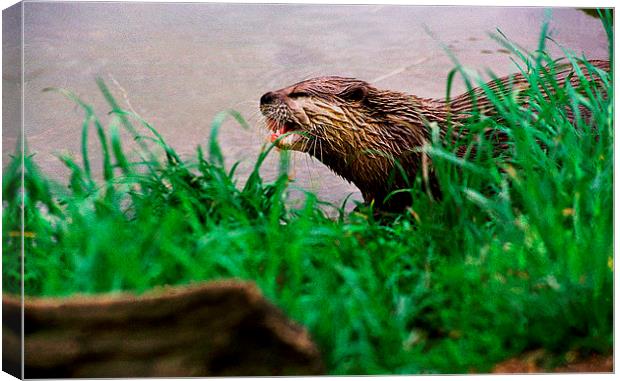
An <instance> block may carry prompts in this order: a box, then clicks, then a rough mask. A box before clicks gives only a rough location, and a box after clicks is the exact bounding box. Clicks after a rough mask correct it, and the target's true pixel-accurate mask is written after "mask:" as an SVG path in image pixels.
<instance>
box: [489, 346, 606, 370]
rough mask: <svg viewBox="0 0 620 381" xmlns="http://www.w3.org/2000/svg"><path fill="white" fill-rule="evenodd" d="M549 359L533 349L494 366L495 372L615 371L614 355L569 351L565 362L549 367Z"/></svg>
mask: <svg viewBox="0 0 620 381" xmlns="http://www.w3.org/2000/svg"><path fill="white" fill-rule="evenodd" d="M548 360H549V357H548V356H547V354H546V353H545V352H544V351H542V350H538V351H532V352H528V353H525V354H523V355H521V356H518V357H515V358H511V359H508V360H506V361H502V362H501V363H499V364H497V365H496V366H495V367H494V368H493V373H611V372H613V371H614V359H613V355H600V354H592V355H589V356H581V357H580V356H578V355H577V354H576V353H574V352H568V353H567V354H566V355H565V356H564V360H565V361H564V364H563V365H561V366H555V367H551V368H550V367H548V366H545V365H544V364H545V362H546V361H548Z"/></svg>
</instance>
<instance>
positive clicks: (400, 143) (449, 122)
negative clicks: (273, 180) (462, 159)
mask: <svg viewBox="0 0 620 381" xmlns="http://www.w3.org/2000/svg"><path fill="white" fill-rule="evenodd" d="M589 62H590V64H592V65H593V66H594V67H596V68H598V69H600V70H604V71H607V72H608V71H609V61H603V60H596V61H589ZM579 67H580V68H581V69H582V70H583V71H584V73H587V74H588V76H589V78H590V79H591V80H594V81H596V82H597V83H601V81H602V79H601V77H600V74H599V73H594V72H588V69H587V68H586V66H585V65H584V64H583V63H580V64H579ZM547 69H551V67H548V68H547ZM553 69H554V70H553V71H551V70H549V71H548V73H551V72H553V73H554V75H555V76H556V78H557V79H558V83H563V82H564V81H570V83H571V84H572V85H573V86H574V87H578V85H579V79H578V78H577V76H575V75H574V67H573V66H572V65H570V64H556V65H554V66H553ZM541 75H543V74H541ZM486 87H487V88H489V89H491V90H493V91H495V92H496V93H497V94H500V95H501V94H503V96H510V95H511V94H512V95H515V94H516V97H517V98H519V101H520V102H522V103H523V104H524V105H525V104H527V99H525V97H524V96H522V95H520V94H523V93H524V92H523V90H525V89H527V88H528V87H529V82H528V81H527V79H526V78H525V77H524V76H523V75H522V74H514V75H510V76H506V77H502V78H499V79H496V80H493V81H490V82H488V83H487V84H486ZM475 108H477V110H479V112H480V113H482V114H484V115H485V116H493V115H497V111H496V110H495V109H494V107H493V104H492V102H491V101H490V100H489V98H488V97H487V96H486V93H485V91H484V86H481V87H478V88H475V89H472V90H471V91H468V92H466V93H464V94H462V95H459V96H457V97H455V98H453V99H433V98H421V97H418V96H415V95H410V94H405V93H402V92H398V91H391V90H382V89H379V88H376V87H374V86H372V85H371V84H369V83H368V82H365V81H362V80H359V79H355V78H345V77H338V76H326V77H318V78H312V79H308V80H305V81H302V82H299V83H296V84H293V85H291V86H288V87H285V88H282V89H280V90H276V91H270V92H267V93H265V94H264V95H263V96H262V97H261V98H260V111H261V113H262V114H263V116H264V117H265V121H266V127H267V129H269V130H270V131H271V132H272V134H271V141H272V142H274V144H276V146H278V147H279V148H282V149H288V150H296V151H301V152H306V153H308V154H310V155H311V156H313V157H315V158H316V159H318V160H319V161H321V162H322V163H323V164H325V165H326V166H327V167H329V168H330V169H331V170H332V171H333V172H335V173H336V174H338V175H339V176H341V177H343V178H344V179H346V180H348V181H349V182H352V183H353V184H354V185H355V186H357V187H358V188H359V189H360V191H361V193H362V196H363V198H364V202H365V203H366V204H369V203H371V202H374V204H375V206H376V207H377V209H379V210H387V211H399V210H402V209H403V208H404V207H406V206H407V205H409V204H410V203H411V200H410V196H409V195H408V194H409V192H400V193H397V194H394V195H393V196H394V197H390V198H389V200H388V201H385V198H386V196H388V195H389V194H390V193H391V192H393V191H394V190H398V189H403V188H409V187H410V184H409V183H408V179H413V178H414V176H415V175H416V173H417V172H418V171H422V174H423V177H424V180H425V181H424V183H425V184H426V185H425V186H426V187H428V188H430V189H431V193H433V194H436V193H437V192H438V185H437V182H436V179H435V178H434V173H433V170H432V168H431V167H432V165H431V162H430V159H429V157H428V156H427V155H426V154H425V153H424V150H423V149H422V147H424V146H425V145H426V144H428V143H429V142H430V141H431V129H432V127H431V126H437V128H438V129H439V132H440V136H441V137H442V138H445V137H446V134H447V133H448V131H456V130H459V129H458V128H457V129H454V128H453V127H455V126H456V127H458V126H461V127H462V126H464V125H466V121H467V120H468V119H470V118H471V116H472V111H473V110H474V109H475ZM584 111H585V112H586V113H587V110H584ZM567 115H568V117H569V118H573V116H572V113H571V112H570V110H567ZM450 126H452V128H450ZM463 132H465V133H467V131H466V130H463V129H461V130H460V131H456V132H453V134H456V133H461V134H462V133H463ZM499 135H501V133H499ZM499 135H498V133H497V131H495V138H496V139H497V142H498V143H497V144H498V146H501V144H502V140H505V139H502V136H499ZM504 138H505V136H504ZM462 148H464V147H461V148H460V149H458V150H457V154H458V155H461V156H462V155H463V154H464V153H465V150H464V149H462ZM397 163H398V164H397Z"/></svg>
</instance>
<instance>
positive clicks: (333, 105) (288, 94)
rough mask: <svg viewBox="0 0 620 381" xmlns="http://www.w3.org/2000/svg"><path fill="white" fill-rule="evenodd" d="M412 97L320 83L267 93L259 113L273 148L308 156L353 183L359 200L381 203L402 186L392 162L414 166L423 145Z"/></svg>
mask: <svg viewBox="0 0 620 381" xmlns="http://www.w3.org/2000/svg"><path fill="white" fill-rule="evenodd" d="M417 105H418V101H417V98H416V97H413V96H409V95H406V94H403V93H399V92H394V91H386V90H379V89H377V88H375V87H372V86H371V85H369V84H368V83H367V82H364V81H360V80H358V79H354V78H343V77H319V78H313V79H309V80H306V81H303V82H299V83H296V84H294V85H292V86H289V87H285V88H283V89H280V90H276V91H270V92H268V93H266V94H264V95H263V96H262V97H261V99H260V110H261V112H262V114H263V115H264V116H265V119H266V125H267V128H268V129H269V130H271V132H272V135H271V141H272V142H274V143H275V144H276V145H277V146H278V147H280V148H284V149H290V150H296V151H302V152H307V153H308V154H310V155H312V156H314V157H315V158H317V159H318V160H320V161H321V162H323V164H325V165H327V166H328V167H329V168H331V169H332V170H333V171H334V172H335V173H337V174H338V175H340V176H342V177H343V178H345V179H346V180H348V181H350V182H353V183H354V184H355V185H357V187H358V188H360V190H361V191H362V194H363V196H364V199H365V200H366V201H370V200H372V199H377V200H382V199H383V197H385V195H387V194H388V193H389V191H390V190H391V189H393V188H394V187H402V185H403V184H404V180H403V179H402V177H401V176H400V175H398V174H396V176H393V175H394V169H395V166H394V164H395V162H396V161H398V162H399V163H401V164H402V165H404V166H405V167H406V168H408V169H412V170H414V169H415V168H416V167H417V166H418V162H419V154H412V150H413V149H414V148H416V147H420V146H421V145H422V143H423V140H424V128H423V123H422V121H421V117H420V114H419V112H418V111H417V110H418V106H417Z"/></svg>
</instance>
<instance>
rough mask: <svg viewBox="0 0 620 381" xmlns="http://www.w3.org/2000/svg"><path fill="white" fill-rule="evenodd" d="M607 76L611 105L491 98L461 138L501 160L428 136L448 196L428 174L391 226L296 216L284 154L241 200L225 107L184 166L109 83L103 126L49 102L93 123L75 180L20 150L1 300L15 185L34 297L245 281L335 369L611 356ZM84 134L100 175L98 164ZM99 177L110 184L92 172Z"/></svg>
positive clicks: (582, 97)
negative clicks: (533, 353)
mask: <svg viewBox="0 0 620 381" xmlns="http://www.w3.org/2000/svg"><path fill="white" fill-rule="evenodd" d="M603 20H604V21H605V20H609V18H607V19H606V18H603ZM605 25H606V26H607V30H608V31H609V33H610V38H611V32H610V31H611V26H610V22H609V21H607V23H606V24H605ZM543 37H545V33H543ZM545 41H546V40H545V38H541V49H540V50H539V51H538V52H537V53H535V54H532V55H529V54H525V53H523V52H521V51H518V50H515V57H516V59H517V60H518V61H517V62H519V64H520V65H521V67H522V68H523V71H524V74H525V75H527V76H528V77H529V78H531V80H532V81H535V80H538V78H540V77H539V72H540V70H541V68H542V67H543V66H544V65H546V64H548V63H549V62H550V58H549V57H548V56H547V55H546V54H545V53H544V44H545ZM504 43H506V42H505V41H504ZM510 47H511V48H514V47H513V46H512V45H510ZM569 57H570V59H571V60H572V61H573V62H575V61H576V60H577V58H576V57H574V56H571V55H569ZM460 69H461V68H460V67H457V71H456V72H459V71H460ZM600 76H601V78H603V80H604V81H605V83H606V84H607V85H606V87H607V90H608V91H607V93H608V94H609V97H607V98H606V97H604V96H603V95H602V94H601V92H600V91H599V90H597V89H596V88H595V87H594V86H592V85H591V84H590V83H589V82H588V81H587V80H586V79H585V78H583V79H584V81H583V84H582V86H581V88H580V89H573V88H570V87H569V86H565V84H560V83H554V80H553V78H546V79H545V80H544V81H543V85H545V86H554V87H555V88H556V89H557V93H556V95H554V96H552V97H551V98H550V99H545V97H544V96H543V94H541V93H540V92H538V91H536V90H531V91H530V92H529V96H530V97H531V101H530V107H529V108H523V107H520V106H519V105H517V104H515V103H514V102H513V100H512V99H510V98H506V97H498V96H496V95H495V94H492V93H490V94H489V95H490V97H491V98H492V99H494V100H495V102H496V106H497V108H498V109H499V110H500V116H501V118H502V121H501V123H499V122H498V121H497V120H495V119H481V118H480V117H479V116H478V117H476V116H473V117H472V122H471V124H470V125H469V126H468V128H469V129H471V130H476V129H477V130H481V129H482V127H491V128H495V129H499V130H501V131H503V132H505V133H507V135H508V137H509V140H508V144H509V147H510V148H509V150H508V151H507V152H506V154H505V155H502V156H501V157H496V156H493V155H491V154H489V153H490V152H492V145H491V143H490V142H489V141H487V140H485V139H484V138H483V137H484V135H482V134H481V135H480V137H481V139H480V140H479V141H474V140H471V141H465V142H461V144H471V145H472V146H473V145H476V148H477V152H478V155H476V156H475V157H469V158H466V159H465V160H462V159H460V158H457V157H456V156H455V155H454V153H453V151H454V147H453V146H450V145H449V144H447V143H445V142H442V141H440V140H439V139H435V140H434V141H433V144H432V147H430V148H429V150H428V151H429V153H430V155H431V157H432V158H433V164H434V166H435V168H436V170H437V173H438V175H439V183H440V185H441V189H442V194H443V197H442V198H441V199H440V200H431V199H430V198H429V196H427V195H426V193H424V192H423V191H422V188H423V187H422V186H421V183H422V179H421V178H420V177H417V178H415V179H411V181H412V184H414V186H413V187H412V189H411V190H410V192H412V193H413V194H414V196H415V197H414V199H415V202H414V204H413V205H412V206H411V208H410V209H409V210H407V211H406V212H404V213H403V214H402V215H398V216H396V217H395V218H393V219H390V220H389V221H385V220H384V221H377V220H375V218H374V217H373V214H372V213H352V214H350V215H346V214H345V213H344V211H343V208H342V207H341V206H330V205H326V204H325V203H323V202H321V201H320V200H318V199H317V197H316V196H315V195H314V194H312V193H307V198H306V201H305V204H304V205H303V207H300V208H292V207H290V206H289V204H287V202H286V201H287V190H288V188H289V186H290V184H289V180H288V178H287V175H286V168H287V166H288V161H287V160H288V159H287V155H286V154H285V153H284V154H282V160H281V168H282V171H281V176H280V177H279V178H278V179H277V180H276V181H274V182H268V183H266V182H265V181H264V180H263V179H262V178H261V177H260V175H259V172H258V170H259V168H260V166H261V164H262V162H263V160H264V159H265V157H266V156H267V155H268V154H272V155H273V154H275V153H274V152H271V148H272V147H265V150H264V152H262V153H261V155H260V156H259V157H258V158H257V159H256V165H255V168H254V171H253V172H252V174H251V175H250V176H249V179H248V180H247V182H246V183H245V185H244V186H243V187H240V186H239V185H238V183H237V177H236V176H235V170H234V169H235V167H234V166H233V168H225V167H224V164H223V162H224V160H223V153H222V151H221V150H220V148H219V146H218V144H217V130H218V129H219V126H220V125H221V123H222V122H223V120H224V118H226V117H234V118H235V119H236V120H237V121H239V123H240V124H241V125H245V122H244V121H243V118H242V117H241V115H239V114H238V113H236V112H233V111H231V112H226V113H222V114H219V115H217V116H216V118H215V119H214V122H213V129H212V131H213V134H212V136H211V140H210V143H209V145H208V147H205V150H203V149H201V148H198V149H197V151H196V154H195V157H194V158H192V159H191V160H189V159H188V160H183V159H181V158H180V157H179V156H178V155H177V154H176V152H175V151H174V149H173V148H172V147H170V146H168V145H167V144H166V143H165V142H164V140H163V139H162V138H161V136H160V135H159V134H158V133H157V131H155V130H154V129H153V128H152V127H151V126H150V125H149V124H148V123H147V122H146V121H144V120H142V119H141V118H139V117H138V116H136V115H133V114H132V113H129V112H127V111H125V110H122V109H121V108H120V107H119V105H118V104H117V103H116V101H114V99H113V97H112V96H111V94H110V92H109V91H108V89H107V88H106V86H105V84H104V83H103V82H101V81H99V82H98V83H99V86H100V88H101V90H102V93H103V95H104V97H105V98H106V99H107V101H108V103H109V105H110V114H109V123H108V125H107V126H104V125H103V123H102V122H101V121H99V120H98V118H97V117H96V115H95V113H94V111H93V110H92V108H91V107H90V106H89V105H88V104H86V103H84V102H82V101H81V100H79V99H77V98H76V97H75V96H74V95H73V94H71V93H70V92H67V91H65V90H56V91H59V92H61V93H62V94H64V95H65V96H67V97H69V98H71V99H72V100H73V101H74V102H76V103H77V104H78V105H79V106H80V107H81V108H82V109H83V110H84V113H85V119H84V124H83V129H82V142H83V149H82V153H81V158H80V159H79V160H76V159H73V158H71V157H69V156H65V157H62V158H61V160H63V162H64V163H65V164H66V165H67V167H68V168H69V169H70V172H71V175H70V179H69V180H68V184H62V183H59V182H57V181H52V180H50V179H49V178H48V177H47V176H46V175H45V174H44V173H41V172H40V170H38V169H37V166H36V165H35V160H36V157H33V156H26V157H23V159H24V160H23V163H24V165H23V166H22V165H21V161H22V156H21V155H19V154H17V155H16V156H15V159H14V160H13V161H12V163H11V164H10V166H9V167H8V168H7V169H6V171H5V173H4V176H3V192H4V195H5V200H4V204H3V226H4V227H3V249H4V255H3V287H4V290H5V292H14V293H18V292H19V285H20V275H19V273H20V271H21V270H20V269H21V267H20V263H21V258H20V256H19V254H18V253H19V252H20V249H21V246H20V245H21V240H22V237H21V236H20V235H19V234H16V233H17V232H19V231H20V226H21V219H20V218H21V217H20V216H21V208H20V205H21V193H20V191H19V189H20V186H21V185H22V184H21V175H22V173H23V174H24V179H25V183H24V184H23V185H24V189H25V193H24V195H25V197H24V201H25V202H24V211H25V221H24V230H25V231H26V234H25V236H24V238H23V240H24V244H25V247H24V251H25V254H26V255H25V258H24V263H25V274H24V284H25V293H26V294H27V295H46V296H61V295H71V294H73V293H77V292H81V293H104V292H114V291H119V290H131V291H136V292H144V291H146V290H148V289H150V288H152V287H154V286H157V285H163V284H187V283H189V282H196V281H203V280H212V279H218V278H228V277H235V278H240V279H248V280H253V281H255V282H256V283H257V284H258V285H259V287H260V288H261V290H262V291H263V292H264V294H265V295H266V296H267V297H268V298H269V299H270V300H272V301H273V302H274V303H276V304H277V305H278V306H280V307H281V308H282V309H283V310H284V311H285V312H286V313H287V314H288V315H289V316H291V317H292V318H293V319H295V320H297V321H298V322H300V323H302V324H304V325H306V326H307V327H308V329H309V330H310V332H311V334H312V336H313V338H314V339H315V341H316V342H317V343H318V345H319V347H320V348H321V351H322V353H323V356H324V359H325V362H326V365H327V367H328V370H329V372H330V373H332V374H391V373H438V372H440V373H462V372H468V371H471V370H477V371H488V370H489V369H490V367H491V366H492V365H493V364H494V363H496V362H498V361H500V360H503V359H505V358H507V357H510V356H513V355H516V354H519V353H521V352H523V351H526V350H529V349H537V348H545V349H547V350H549V351H550V352H552V353H555V354H557V355H561V354H563V353H565V352H566V351H569V350H571V351H582V352H586V353H587V352H590V351H596V352H603V353H607V352H609V351H610V350H611V348H612V344H613V338H612V330H613V323H612V322H613V300H612V293H613V271H612V263H613V233H612V226H613V219H612V218H613V217H612V216H613V210H612V209H613V207H612V205H613V196H612V193H613V104H614V103H613V87H612V86H613V83H612V78H611V76H610V75H608V74H607V73H600ZM452 78H453V76H450V77H449V80H448V88H449V87H450V85H451V81H452ZM580 105H581V106H585V107H587V108H588V109H589V110H591V112H592V115H593V118H592V119H591V120H584V119H583V118H578V120H577V122H576V123H575V124H574V125H573V124H571V123H570V122H568V120H567V117H566V107H569V108H571V109H573V110H577V109H578V106H580ZM536 115H538V116H540V117H537V116H536ZM121 131H125V132H124V133H129V134H131V136H133V138H134V139H133V140H134V141H133V142H132V145H134V146H136V147H137V148H136V152H137V155H138V156H136V154H135V153H134V154H133V155H129V154H128V153H127V150H126V149H125V148H124V147H123V144H124V143H126V145H128V144H129V143H128V142H127V141H123V139H122V138H121ZM93 132H95V134H94V138H95V139H97V140H98V141H99V143H100V145H101V151H102V152H103V160H102V162H101V163H94V162H91V161H90V160H89V151H88V149H87V143H88V141H89V139H92V138H93V136H92V135H93ZM135 157H139V159H135ZM96 165H97V166H98V165H101V166H102V171H101V173H102V174H103V178H101V179H96V178H94V177H93V172H94V167H95V166H96ZM326 208H327V209H330V208H333V209H335V210H337V211H338V212H339V213H338V214H339V217H338V218H330V217H328V215H327V213H326V212H325V210H326Z"/></svg>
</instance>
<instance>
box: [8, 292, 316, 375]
mask: <svg viewBox="0 0 620 381" xmlns="http://www.w3.org/2000/svg"><path fill="white" fill-rule="evenodd" d="M3 309H4V311H5V312H6V313H7V314H10V315H12V316H15V315H16V314H19V309H20V299H19V297H15V296H8V295H4V296H3ZM3 325H4V323H3ZM24 327H25V329H24V331H25V332H24V339H25V351H24V357H25V377H27V378H40V377H46V378H48V377H53V378H66V377H81V378H93V377H98V378H109V377H124V378H128V377H189V376H200V377H206V376H262V375H271V376H279V375H316V374H321V373H323V372H324V368H323V365H322V362H321V357H320V353H319V351H318V349H317V347H316V346H315V344H314V343H313V342H312V341H311V339H310V336H309V334H308V332H307V331H306V330H305V329H304V328H302V327H300V326H299V325H297V324H295V323H293V322H292V321H290V320H289V319H287V318H286V317H285V316H284V315H283V313H282V312H281V311H280V310H278V309H277V308H276V307H275V306H273V305H272V304H271V303H269V302H268V301H267V300H266V299H265V298H264V297H263V296H262V294H261V293H260V291H259V290H258V288H257V287H256V286H255V285H254V284H253V283H250V282H242V281H236V280H226V281H214V282H208V283H203V284H199V285H191V286H185V287H162V288H157V289H154V290H152V291H149V292H148V293H145V294H143V295H140V296H136V295H132V294H128V293H123V294H109V295H108V294H106V295H95V296H86V295H76V296H72V297H69V298H30V297H28V298H26V301H25V308H24ZM3 332H4V336H5V342H9V343H15V342H18V340H19V335H20V332H19V325H15V324H11V325H4V326H3ZM5 355H7V354H5ZM13 356H16V357H15V358H13V359H11V355H10V354H9V355H8V359H9V361H13V362H18V361H19V360H18V357H19V356H17V354H15V355H13Z"/></svg>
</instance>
